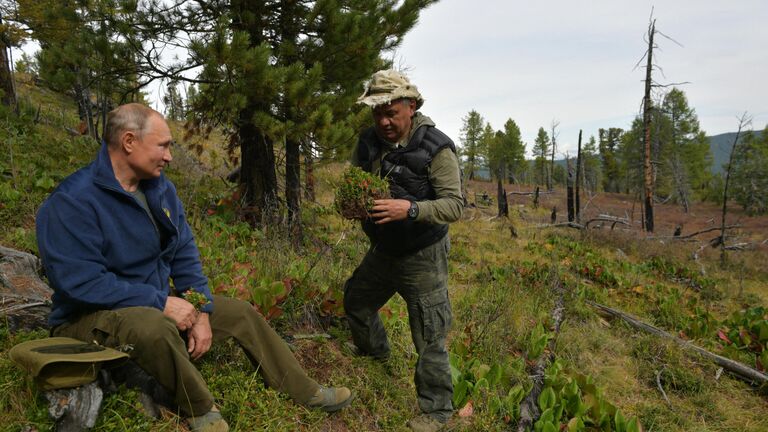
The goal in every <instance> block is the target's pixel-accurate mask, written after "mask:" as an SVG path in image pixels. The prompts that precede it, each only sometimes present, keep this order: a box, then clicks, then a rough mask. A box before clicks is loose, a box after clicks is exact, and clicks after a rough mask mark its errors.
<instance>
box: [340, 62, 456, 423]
mask: <svg viewBox="0 0 768 432" xmlns="http://www.w3.org/2000/svg"><path fill="white" fill-rule="evenodd" d="M358 103H363V104H365V105H368V106H370V107H371V108H372V110H373V121H374V126H373V127H371V128H369V129H367V130H365V131H364V132H363V133H362V134H361V135H360V139H359V141H358V144H357V148H356V149H355V152H354V154H353V157H352V159H353V161H352V162H353V164H355V165H357V166H360V167H361V168H362V169H363V170H365V171H368V172H371V173H374V174H377V175H380V176H381V177H386V178H387V179H389V184H390V190H391V192H392V199H382V200H376V201H375V205H374V207H373V211H372V214H371V219H368V220H365V221H364V222H363V230H364V231H365V233H366V234H367V235H368V238H369V239H370V241H371V247H370V249H369V250H368V253H367V254H366V255H365V257H364V258H363V261H362V263H360V265H359V266H358V267H357V269H356V270H355V272H354V273H353V274H352V277H351V278H349V280H348V281H347V283H346V285H345V287H344V310H345V311H346V314H347V319H348V320H349V325H350V329H351V331H352V338H353V340H354V343H355V345H356V347H357V350H358V352H359V353H360V354H363V355H368V356H371V357H374V358H377V359H386V358H387V357H388V356H389V351H390V348H389V343H388V342H387V334H386V332H385V330H384V327H383V326H382V323H381V319H380V318H379V315H378V311H379V308H381V307H382V306H384V304H385V303H386V302H387V300H389V299H390V298H391V297H392V296H393V295H394V294H395V293H398V294H400V295H401V296H402V297H403V299H404V300H405V302H406V303H407V305H408V320H409V323H410V327H411V336H412V338H413V344H414V345H415V347H416V351H417V353H418V355H419V359H418V362H417V363H416V374H415V381H416V392H417V393H418V401H419V408H420V409H421V411H422V413H421V414H420V415H418V416H416V417H415V418H413V419H411V420H410V421H409V422H408V426H409V427H410V428H411V429H412V430H414V431H419V432H422V431H429V432H431V431H437V430H440V429H441V428H442V427H443V426H444V425H445V423H446V422H447V421H448V419H449V418H450V417H451V413H452V411H453V407H452V405H451V399H452V396H453V385H452V384H451V370H450V366H449V363H448V351H447V350H446V346H445V344H446V335H447V333H448V329H449V328H450V324H451V304H450V301H449V300H448V284H447V281H448V250H449V248H450V243H449V239H448V224H449V223H451V222H454V221H456V220H458V219H459V218H460V217H461V212H462V209H463V200H462V196H461V180H460V177H459V164H458V159H457V157H456V147H455V146H454V144H453V142H452V141H451V139H450V138H448V137H447V136H446V135H445V134H444V133H442V132H440V131H439V130H438V129H437V128H435V124H434V122H432V120H430V119H429V117H427V116H425V115H423V114H421V113H420V112H418V109H419V108H421V105H422V104H423V103H424V99H423V98H422V97H421V94H420V93H419V91H418V90H417V88H416V86H414V85H413V84H411V83H410V81H408V78H406V77H405V76H404V75H402V74H400V73H398V72H396V71H394V70H383V71H379V72H376V73H375V74H373V77H372V78H371V81H370V82H369V83H368V85H367V86H366V89H365V92H364V93H363V95H362V96H360V98H359V99H358Z"/></svg>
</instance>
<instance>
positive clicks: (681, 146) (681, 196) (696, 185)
mask: <svg viewBox="0 0 768 432" xmlns="http://www.w3.org/2000/svg"><path fill="white" fill-rule="evenodd" d="M660 111H661V117H662V121H660V122H658V123H659V124H660V130H659V140H660V141H661V143H662V145H661V149H660V156H661V158H660V159H661V168H660V173H659V176H660V177H661V178H663V179H664V180H665V181H666V185H667V188H665V189H662V188H659V193H662V192H663V193H665V194H667V195H672V196H673V197H674V198H675V202H678V203H680V204H681V205H682V206H683V208H684V209H685V211H686V212H688V211H689V209H690V203H691V200H692V199H694V198H700V197H701V196H703V194H704V193H705V192H706V188H707V186H708V184H709V181H710V180H711V169H710V168H711V165H712V155H711V152H710V149H709V140H708V139H707V137H706V134H705V133H704V132H703V131H701V130H700V129H699V120H698V118H697V116H696V112H695V110H694V109H693V108H690V107H689V106H688V100H687V98H686V97H685V93H683V92H682V91H681V90H679V89H676V88H673V89H672V90H671V91H670V92H669V93H667V95H666V96H665V97H664V100H663V102H662V104H661V110H660Z"/></svg>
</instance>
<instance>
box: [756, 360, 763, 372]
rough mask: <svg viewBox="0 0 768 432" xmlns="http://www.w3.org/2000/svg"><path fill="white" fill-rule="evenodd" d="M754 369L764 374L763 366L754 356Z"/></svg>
mask: <svg viewBox="0 0 768 432" xmlns="http://www.w3.org/2000/svg"><path fill="white" fill-rule="evenodd" d="M755 369H757V370H759V371H760V372H765V365H764V364H763V362H762V361H761V360H760V356H755Z"/></svg>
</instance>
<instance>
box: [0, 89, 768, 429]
mask: <svg viewBox="0 0 768 432" xmlns="http://www.w3.org/2000/svg"><path fill="white" fill-rule="evenodd" d="M22 87H23V86H22ZM24 91H25V94H26V96H25V97H26V98H27V99H26V100H27V101H28V102H25V103H26V108H24V109H23V110H22V112H23V113H25V114H24V115H23V116H22V118H21V119H17V118H15V117H14V116H13V115H11V114H9V113H4V114H3V115H2V116H0V174H2V175H1V176H0V196H2V198H3V200H2V201H0V202H1V203H2V204H0V220H2V229H1V230H0V244H3V245H5V246H10V247H15V248H19V249H24V250H28V251H31V252H35V250H36V247H35V239H34V213H35V211H36V209H37V208H38V207H39V205H40V203H41V202H42V201H43V200H44V198H45V196H46V195H47V194H48V193H49V192H50V190H51V188H52V184H51V181H52V182H53V183H54V184H55V183H56V182H58V181H59V180H61V179H62V178H64V177H65V176H66V175H68V174H69V173H71V172H72V171H74V169H75V168H76V167H78V166H81V165H83V164H85V163H87V162H88V161H89V160H90V159H91V158H92V156H93V155H94V154H95V152H96V150H97V148H98V146H97V145H96V144H95V143H91V142H89V141H88V140H87V139H84V138H72V137H70V136H68V135H67V134H66V133H65V132H63V129H62V128H63V127H64V126H67V127H74V124H73V122H75V121H76V116H75V115H74V112H73V110H72V109H70V108H68V106H69V105H67V104H68V102H67V100H66V98H62V97H60V96H59V95H56V94H53V93H51V92H42V91H40V89H31V88H26V87H25V90H24ZM38 105H39V106H41V107H42V109H41V111H42V118H44V119H47V120H46V121H45V122H39V123H37V124H33V123H32V119H33V118H34V112H35V110H36V106H38ZM0 114H2V113H0ZM172 126H173V130H174V131H178V132H176V134H177V138H178V139H179V141H180V144H179V146H178V148H176V149H175V155H174V156H175V161H174V164H173V166H172V168H171V169H170V170H169V173H168V174H169V177H171V178H172V179H173V180H174V182H176V184H177V186H178V190H179V191H180V194H181V198H182V200H183V201H184V202H185V205H186V208H187V213H188V216H189V220H190V224H191V226H192V229H193V231H194V233H195V235H196V240H197V243H198V246H199V247H200V250H201V254H202V261H203V266H204V269H205V271H206V273H207V275H208V276H209V278H210V280H211V286H212V288H213V289H214V290H216V291H218V292H221V293H225V294H228V295H232V296H237V297H240V298H243V299H246V300H249V301H252V302H254V303H256V304H258V305H259V306H260V307H261V308H262V310H263V311H264V312H265V313H270V311H272V316H273V319H272V324H273V326H274V327H275V328H276V329H277V330H278V331H279V332H280V333H282V334H284V335H286V336H290V335H292V334H296V333H302V334H312V333H328V334H330V335H331V338H330V339H326V338H322V337H320V338H312V339H300V340H294V341H292V345H293V347H294V348H295V349H296V351H295V352H296V355H297V357H298V359H299V361H300V362H301V363H302V365H303V366H304V367H305V368H306V369H307V371H308V373H309V374H310V375H311V376H313V377H316V379H317V380H318V381H320V382H322V383H325V384H334V385H346V386H349V387H350V388H352V389H354V390H355V391H356V393H357V399H356V401H355V402H354V403H353V405H352V406H351V407H350V408H349V409H348V410H345V411H343V412H342V413H339V414H336V415H330V416H329V415H325V414H322V413H318V412H314V411H310V410H307V409H305V408H303V407H301V406H299V405H297V404H294V403H293V402H292V401H290V400H288V399H287V398H286V397H285V396H284V395H281V394H278V393H276V392H275V391H273V390H271V389H268V388H265V387H264V382H263V380H262V379H261V377H260V376H259V374H258V371H257V370H254V368H253V367H252V366H251V365H250V363H249V362H248V361H247V359H246V358H245V357H244V355H243V354H242V353H241V352H240V350H239V349H238V348H237V347H236V346H234V344H231V343H230V344H223V345H221V346H217V347H215V348H214V349H213V350H212V351H211V352H209V353H208V354H207V355H206V356H205V357H204V359H203V360H202V361H201V362H200V363H199V366H200V369H201V371H202V373H203V375H204V376H205V377H206V379H207V381H208V384H209V386H210V388H211V390H212V392H213V394H214V396H215V397H216V399H217V403H218V404H219V406H220V407H221V409H222V412H223V414H224V416H225V417H226V418H227V419H228V421H229V422H230V425H231V426H232V427H233V430H239V431H254V430H270V431H273V430H274V431H294V430H304V431H377V430H381V431H402V430H406V428H405V422H406V421H407V420H408V419H409V418H410V417H412V416H413V415H415V414H417V411H418V408H417V406H416V395H415V389H414V385H413V381H412V376H413V367H414V364H415V361H416V355H415V353H414V352H413V346H412V343H411V340H410V331H409V328H408V323H407V316H406V312H405V311H406V309H405V305H404V303H403V301H402V300H401V299H400V298H397V297H395V298H393V299H392V300H391V301H390V302H389V303H388V304H387V305H386V306H385V308H384V313H383V318H384V324H385V327H386V329H387V331H388V332H389V337H390V342H391V345H392V347H393V352H392V357H391V359H390V360H389V361H388V362H387V363H380V362H376V361H373V360H370V359H365V358H357V357H353V356H351V355H350V354H349V352H348V351H347V349H346V348H344V344H345V342H347V341H349V340H350V335H349V332H348V330H347V329H346V326H345V324H344V321H343V318H341V313H342V310H341V307H340V305H341V289H342V286H343V283H344V281H345V280H346V278H347V277H349V275H350V274H351V273H352V271H353V270H354V268H355V266H356V265H357V263H358V262H359V261H360V260H361V258H362V256H363V255H364V253H365V251H366V248H367V244H366V239H365V236H364V235H363V233H362V232H361V229H360V228H359V226H358V225H357V224H354V223H350V222H348V221H344V220H342V219H341V218H340V217H339V216H337V215H336V214H335V212H334V211H333V185H334V184H336V183H337V182H338V179H339V178H340V175H341V172H342V171H343V169H344V167H343V166H341V165H326V166H323V167H318V169H316V175H317V176H318V178H317V182H316V184H317V187H318V200H317V203H311V204H307V205H305V208H304V211H303V220H304V222H305V233H306V242H305V244H304V245H303V247H302V248H301V249H300V250H298V251H297V250H294V249H293V248H292V247H291V246H290V243H289V242H288V241H287V240H286V232H285V231H284V229H283V228H281V227H275V226H270V227H268V228H267V229H263V230H254V229H253V228H251V227H249V226H248V225H245V224H242V223H238V222H237V221H236V219H235V218H234V214H233V212H232V207H231V203H232V202H233V201H236V199H234V198H236V197H233V193H234V190H233V189H232V188H230V187H227V186H226V185H225V184H224V183H223V182H222V181H221V180H220V179H219V178H218V177H217V176H218V175H220V174H221V173H222V172H225V171H226V169H227V168H228V167H227V163H226V157H225V156H224V154H225V152H224V150H223V149H221V148H218V147H217V146H216V145H215V144H214V142H222V140H216V141H204V140H201V139H200V138H190V139H188V140H187V139H183V136H182V135H183V134H182V133H181V127H180V126H179V125H172ZM189 146H196V150H195V151H188V150H187V147H189ZM197 146H199V147H197ZM198 151H199V153H200V154H201V155H202V157H201V159H199V160H198V159H197V157H196V154H197V153H198ZM471 188H472V185H470V195H471V194H472V189H471ZM491 210H492V209H489V210H487V211H488V213H484V210H480V209H470V210H468V211H467V212H466V214H465V218H464V219H463V220H462V221H460V222H458V223H455V224H453V225H452V227H451V243H452V249H451V256H450V283H449V285H450V294H451V300H452V303H453V308H454V325H453V328H452V330H451V333H450V335H449V349H450V351H451V353H452V359H453V364H454V366H455V367H456V370H457V373H458V374H457V375H456V382H457V383H459V385H461V386H464V387H465V388H466V391H467V393H466V395H467V396H466V397H465V398H464V399H465V400H471V401H472V405H473V408H474V413H473V414H472V415H471V416H467V417H459V416H458V415H456V416H454V418H453V419H452V420H451V423H450V430H455V431H496V430H499V431H501V430H509V429H510V428H511V427H512V425H511V423H514V421H515V418H514V417H515V412H514V409H511V408H510V407H507V406H506V405H504V400H505V398H508V397H509V395H510V392H515V391H516V390H515V389H516V388H518V387H522V388H523V389H525V390H527V389H528V388H529V387H530V381H529V378H528V372H527V371H526V367H527V366H530V361H529V359H528V358H527V357H528V355H527V354H528V353H531V352H535V351H540V349H541V348H542V347H541V346H538V345H540V342H537V340H541V339H542V337H543V338H544V339H545V340H546V339H547V338H549V337H551V336H552V335H551V330H552V328H551V326H552V324H553V323H552V320H551V317H550V313H551V309H552V307H553V304H554V295H553V293H552V292H551V288H550V286H551V279H550V273H551V271H552V269H555V270H556V271H557V273H558V275H559V277H560V278H561V280H562V283H563V286H564V288H565V290H566V297H565V299H566V319H565V322H564V323H563V326H562V328H561V332H560V335H559V336H558V338H557V341H556V348H555V351H554V355H555V357H556V358H557V359H559V363H558V364H559V365H560V366H562V371H561V372H558V373H559V375H558V376H559V377H560V378H558V379H560V380H561V381H560V383H562V382H565V381H562V380H566V381H567V380H576V379H577V377H581V378H578V379H584V377H585V376H589V377H591V379H592V380H593V381H594V384H595V385H596V388H597V389H599V392H600V394H601V395H602V396H601V397H604V399H605V401H606V402H607V403H609V404H611V406H615V407H616V408H617V409H619V410H620V411H621V412H622V414H623V416H624V417H626V418H631V417H637V418H638V419H639V420H640V422H641V423H642V425H643V426H644V428H645V430H653V431H689V430H696V431H763V430H768V418H766V417H765V415H764V411H765V404H766V399H765V398H764V397H763V396H761V395H760V394H758V392H757V391H755V390H754V389H752V388H750V387H749V386H747V385H746V384H744V383H742V382H740V381H737V380H735V379H733V378H731V377H730V376H728V374H723V375H722V376H720V377H719V379H716V378H715V375H716V372H717V368H716V367H714V366H713V365H711V364H709V363H707V362H706V361H705V360H703V359H700V358H697V357H694V356H691V355H690V354H688V353H686V352H683V351H681V350H680V349H679V348H678V347H677V346H676V345H675V344H671V343H668V342H665V341H660V340H658V339H655V338H653V337H650V336H647V335H644V334H640V333H637V332H636V331H634V330H632V329H630V328H629V327H628V326H626V325H624V324H622V323H621V322H617V321H612V322H608V321H606V320H604V319H603V318H600V317H599V316H598V315H597V314H596V313H595V312H594V310H592V308H591V307H589V306H588V305H586V303H585V302H584V300H586V299H589V300H594V301H598V302H601V303H605V304H608V305H610V306H613V307H617V308H619V309H622V310H625V311H628V312H631V313H633V314H635V315H637V316H639V317H641V318H643V319H645V320H647V321H648V322H650V323H653V324H655V325H658V326H660V327H662V328H664V329H665V330H667V331H670V332H672V333H675V334H679V333H680V332H682V333H683V334H685V335H687V336H688V337H691V338H693V339H694V341H695V342H696V343H697V344H699V345H702V346H705V347H707V348H708V349H710V350H713V351H716V352H719V353H721V354H723V355H733V356H736V357H737V358H738V359H739V360H741V361H744V362H749V361H750V360H751V359H753V357H749V355H746V354H744V353H743V352H736V353H733V352H729V351H728V350H723V349H722V347H721V346H720V345H719V342H718V340H717V337H716V331H717V329H718V326H720V325H721V323H723V322H725V320H727V319H728V318H729V317H731V315H732V314H733V313H734V312H736V311H738V310H741V309H743V308H744V307H745V306H750V307H752V306H759V305H763V306H765V305H766V304H768V293H766V290H765V282H764V281H765V277H766V270H765V269H764V266H763V265H762V264H763V263H764V258H765V257H764V256H762V257H761V256H760V255H759V254H760V253H759V252H744V253H742V254H741V255H735V254H732V255H735V257H733V258H732V259H731V260H730V261H729V265H728V266H726V267H725V268H722V269H721V268H720V267H719V265H717V259H718V256H717V254H715V253H710V252H707V253H705V254H704V257H703V263H704V265H705V266H706V268H707V270H708V271H707V274H706V276H702V275H701V274H700V273H699V266H698V264H697V263H694V262H692V261H691V259H690V251H689V250H686V249H685V247H679V245H676V246H675V247H670V246H669V245H662V244H659V243H653V242H648V241H641V240H637V239H635V238H633V237H630V236H625V235H622V234H620V233H618V232H614V233H608V232H605V233H603V232H600V231H593V232H591V233H589V234H581V233H577V232H575V231H573V230H541V229H537V228H532V227H531V226H530V225H529V224H528V223H526V222H525V221H524V220H522V215H524V214H533V213H536V212H539V213H542V214H544V213H545V212H546V209H539V210H534V209H530V208H528V209H523V210H524V211H517V212H512V213H513V215H514V216H513V220H512V221H511V222H510V221H499V220H495V219H492V218H491V216H493V215H492V214H491V213H490V212H491ZM518 210H519V209H518ZM510 223H514V224H515V225H516V227H517V228H518V232H519V233H520V237H519V238H512V237H511V236H510V230H509V224H510ZM739 287H740V288H739ZM542 332H543V333H542ZM44 335H45V333H44V332H35V333H28V334H27V333H20V334H10V333H9V332H8V329H7V326H5V325H4V324H2V323H0V348H2V350H1V351H0V419H1V420H0V430H9V431H21V430H33V429H37V430H41V431H44V430H50V428H51V427H52V423H51V420H50V419H48V417H47V413H46V403H45V401H44V400H43V399H42V398H41V396H40V393H39V392H38V390H37V389H36V387H35V385H34V383H33V382H32V381H31V379H29V377H27V376H26V375H25V374H24V373H23V372H21V370H20V369H18V368H17V367H15V366H14V365H13V364H12V363H11V362H10V360H9V359H8V356H7V351H8V349H9V348H10V347H11V346H13V345H15V344H16V343H19V342H21V341H23V340H26V339H30V338H36V337H42V336H44ZM289 339H290V338H289ZM490 370H493V371H494V372H493V373H490V372H489V371H490ZM497 372H498V376H497V377H492V375H494V374H496V373H497ZM657 374H659V376H660V379H659V381H660V383H661V385H662V388H664V390H665V391H666V393H667V395H668V397H669V399H670V403H671V407H670V406H668V405H667V403H666V402H665V401H664V399H663V397H662V396H661V392H660V391H659V388H658V385H657V382H656V376H657ZM494 376H495V375H494ZM483 380H485V382H482V381H483ZM555 384H556V383H553V385H555ZM590 391H591V390H590ZM457 408H458V407H457ZM566 420H567V419H566ZM96 430H99V431H123V430H135V431H145V430H152V431H176V430H185V429H184V425H183V421H181V420H180V419H179V417H178V416H176V415H175V414H174V413H172V412H165V413H164V415H163V417H162V418H161V419H159V420H156V419H152V418H149V417H146V416H144V415H143V414H141V410H140V408H139V404H138V395H137V394H136V393H135V392H132V391H130V390H126V389H121V390H120V391H118V392H117V393H115V394H112V395H109V396H108V397H107V399H106V401H105V404H104V407H103V408H102V413H101V416H100V419H99V423H98V425H97V427H96Z"/></svg>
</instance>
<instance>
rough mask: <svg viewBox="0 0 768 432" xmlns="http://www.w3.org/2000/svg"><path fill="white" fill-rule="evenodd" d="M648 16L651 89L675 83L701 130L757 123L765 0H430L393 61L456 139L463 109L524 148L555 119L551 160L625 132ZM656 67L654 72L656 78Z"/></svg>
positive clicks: (763, 74)
mask: <svg viewBox="0 0 768 432" xmlns="http://www.w3.org/2000/svg"><path fill="white" fill-rule="evenodd" d="M652 9H653V17H654V18H655V19H656V29H657V30H658V31H660V32H661V33H663V34H664V35H666V36H668V37H670V38H672V39H673V40H674V41H672V40H669V39H667V38H665V37H663V36H660V35H657V36H656V38H655V40H654V42H657V45H658V48H657V49H655V50H654V53H653V59H654V63H655V64H657V65H658V66H660V67H661V70H657V71H654V81H656V82H658V83H659V84H670V83H680V82H689V84H685V85H682V86H680V87H679V88H681V89H682V90H683V91H684V92H685V94H686V96H687V97H688V102H689V105H690V106H691V107H693V108H694V109H695V110H696V113H697V115H698V118H699V122H700V125H701V129H702V130H704V131H705V132H706V133H707V135H717V134H720V133H725V132H735V131H736V129H737V128H738V117H740V116H741V115H742V114H743V113H744V112H747V114H748V115H750V116H751V117H752V119H753V121H752V126H753V128H754V129H763V128H764V127H765V126H766V124H768V83H766V80H768V1H765V0H739V1H726V0H719V1H714V0H695V1H694V0H668V1H665V2H663V3H661V2H660V4H656V5H655V7H654V3H653V2H646V1H628V0H612V1H610V0H595V1H582V0H569V1H566V0H557V1H555V0H552V1H540V2H513V1H509V0H482V1H472V0H442V1H441V2H439V3H437V4H435V5H432V6H431V7H429V8H428V9H426V10H424V11H422V14H421V16H420V19H419V23H418V24H417V25H416V26H415V27H414V28H413V29H412V30H411V32H409V33H408V34H407V35H406V36H405V38H404V41H403V43H402V45H401V46H400V47H399V49H398V50H397V52H396V53H395V54H394V62H395V66H396V67H397V68H401V69H405V71H406V74H407V75H408V76H409V77H410V78H411V81H412V82H413V83H414V84H416V85H417V87H418V88H419V90H420V91H421V93H422V95H423V96H424V98H425V100H426V102H425V104H424V106H423V107H422V108H421V111H422V112H423V113H424V114H426V115H428V116H429V117H431V118H432V119H433V120H434V121H435V123H436V124H437V127H438V128H439V129H441V130H442V131H443V132H445V133H446V134H448V135H449V136H450V137H451V138H453V139H454V141H455V142H456V143H457V144H458V143H460V138H461V132H460V130H461V127H462V124H463V121H462V119H463V118H464V117H466V115H467V114H468V113H469V111H470V110H473V109H474V110H475V111H477V112H478V113H480V115H481V116H482V117H483V118H484V119H485V121H487V122H489V123H490V124H491V126H492V127H493V128H494V129H495V130H501V129H503V127H504V123H505V122H506V121H507V119H510V118H511V119H513V120H514V121H515V122H516V123H517V125H518V126H519V127H520V130H521V133H522V138H523V141H524V142H526V143H527V147H526V148H527V153H528V155H529V156H530V149H531V147H532V146H533V141H534V139H535V137H536V133H537V131H538V129H539V127H543V128H544V129H545V130H547V132H548V133H549V132H550V128H551V125H552V123H553V121H555V122H558V123H559V126H558V127H557V132H558V137H557V147H558V149H557V150H558V153H559V155H558V157H563V156H564V155H565V153H568V154H569V155H570V156H575V155H576V146H577V141H578V134H579V130H580V129H581V130H583V134H584V138H583V139H584V140H585V141H586V140H587V139H589V136H590V135H594V136H595V137H596V138H597V133H598V129H599V128H608V127H619V128H624V129H628V128H629V127H630V125H631V122H632V119H633V118H634V117H635V116H636V115H637V114H639V112H640V107H641V102H642V98H643V92H644V83H643V80H644V79H645V67H644V66H645V62H644V61H643V63H642V64H641V65H640V66H639V67H637V68H635V66H636V64H637V63H638V61H640V59H641V58H642V57H643V55H644V53H645V51H646V49H647V41H646V40H645V35H646V33H647V31H648V23H649V18H650V16H651V11H652ZM662 71H663V75H662Z"/></svg>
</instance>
